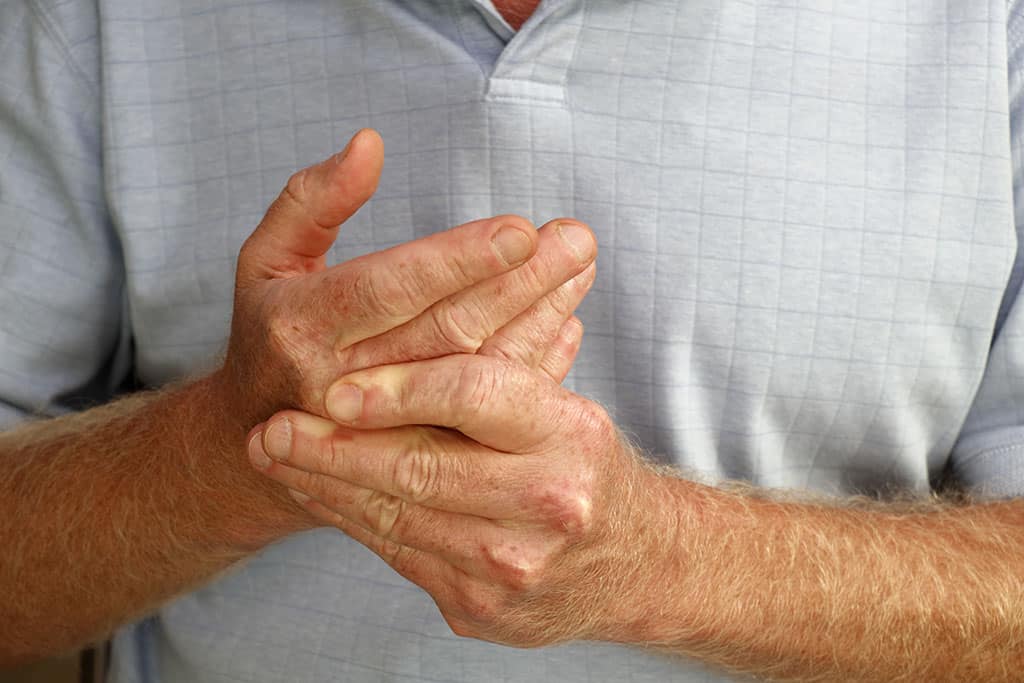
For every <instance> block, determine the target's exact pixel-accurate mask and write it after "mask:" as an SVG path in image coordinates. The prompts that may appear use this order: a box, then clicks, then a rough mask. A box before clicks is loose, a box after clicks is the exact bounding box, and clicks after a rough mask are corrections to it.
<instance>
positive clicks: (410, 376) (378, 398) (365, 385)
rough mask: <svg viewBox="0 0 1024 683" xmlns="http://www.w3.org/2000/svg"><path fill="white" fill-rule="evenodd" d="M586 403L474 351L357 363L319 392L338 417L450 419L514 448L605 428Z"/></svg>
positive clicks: (363, 421)
mask: <svg viewBox="0 0 1024 683" xmlns="http://www.w3.org/2000/svg"><path fill="white" fill-rule="evenodd" d="M591 406H592V404H590V403H589V402H587V401H584V400H583V399H582V398H580V397H578V396H576V395H575V394H572V393H570V392H568V391H566V390H565V389H563V388H562V387H560V386H558V385H557V384H555V383H554V382H552V381H551V380H550V379H548V378H546V377H542V376H541V375H539V374H538V373H536V372H534V371H532V370H530V369H528V368H526V367H524V366H521V365H519V364H516V363H509V362H507V361H501V360H498V359H494V358H487V357H484V356H479V355H475V354H474V355H454V356H444V357H443V358H435V359H432V360H423V361H415V362H412V363H403V364H401V365H386V366H381V367H376V368H369V369H367V370H360V371H359V372H355V373H352V374H350V375H346V376H345V377H343V378H342V379H340V380H338V381H337V382H335V383H334V384H333V385H331V386H330V387H329V388H328V390H327V395H326V400H325V409H326V413H327V415H329V416H330V417H331V418H332V419H333V420H334V421H335V422H338V423H339V424H345V425H353V426H356V427H358V428H360V429H382V428H386V427H397V426H400V425H414V424H430V425H437V426H441V427H451V428H453V429H457V430H458V431H460V432H462V433H463V434H465V435H466V436H468V437H470V438H471V439H473V440H475V441H478V442H480V443H481V444H484V445H486V446H489V447H491V448H493V449H496V450H501V451H508V452H515V453H534V452H539V451H535V450H534V449H535V448H539V447H540V444H541V443H542V442H546V441H547V440H548V439H550V438H551V437H552V436H554V435H556V434H559V433H560V431H561V430H563V429H566V428H568V427H567V426H568V425H576V427H575V428H574V429H579V430H584V431H586V432H589V431H591V430H598V429H600V430H604V429H605V428H607V427H608V425H607V424H604V422H601V423H598V422H596V420H597V419H598V418H599V417H600V416H601V413H600V411H598V410H595V409H593V408H592V407H591ZM588 421H594V422H593V423H592V424H591V423H589V422H588ZM601 438H604V437H603V436H602V437H601ZM608 438H611V437H610V436H609V437H608ZM541 450H543V449H541Z"/></svg>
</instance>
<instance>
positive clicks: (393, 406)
mask: <svg viewBox="0 0 1024 683" xmlns="http://www.w3.org/2000/svg"><path fill="white" fill-rule="evenodd" d="M327 407H328V412H329V413H330V415H331V417H332V418H333V419H334V422H331V421H329V420H325V419H322V418H320V417H316V416H313V415H310V414H308V413H303V412H298V411H283V412H280V413H278V414H277V415H275V416H273V417H272V418H271V419H270V420H268V421H267V422H266V423H264V424H263V425H262V426H261V427H260V428H258V429H257V430H256V431H255V432H254V435H253V437H252V438H251V439H250V444H249V453H250V458H251V459H252V461H253V463H254V464H256V463H257V462H260V461H262V462H263V463H264V464H265V463H266V459H265V458H261V456H264V455H269V456H270V458H272V462H271V464H270V465H269V466H266V467H265V468H263V469H262V471H263V472H264V473H265V474H266V475H267V476H269V477H271V478H272V479H274V480H276V481H278V482H280V483H282V484H284V485H285V486H287V487H288V488H289V489H291V490H292V491H293V495H294V496H295V497H296V498H297V500H299V502H300V503H301V504H302V505H303V506H304V507H305V508H306V509H307V510H308V511H309V512H310V513H312V514H313V515H314V516H315V517H316V518H317V519H319V520H320V521H322V522H325V523H327V524H329V525H333V526H336V527H338V528H339V529H341V530H342V531H344V532H345V533H347V534H348V535H350V536H351V537H353V538H354V539H356V540H357V541H359V542H361V543H362V544H364V545H366V546H367V547H368V548H370V549H371V550H373V551H374V552H375V553H377V554H378V555H380V556H381V557H382V558H383V559H384V560H385V561H386V562H387V563H388V564H390V565H391V566H392V567H393V568H394V569H395V570H396V571H398V572H399V573H400V574H402V575H403V576H405V577H406V578H408V579H409V580H410V581H412V582H414V583H416V584H417V585H419V586H420V587H422V588H423V589H425V590H426V591H427V592H428V593H430V595H431V596H432V597H433V598H434V601H435V602H436V603H437V605H438V607H439V608H440V610H441V613H442V615H443V616H444V618H445V620H446V621H447V622H448V624H449V625H450V626H451V628H452V630H453V631H454V632H455V633H457V634H459V635H464V636H472V637H476V638H480V639H484V640H490V641H494V642H500V643H504V644H508V645H515V646H520V647H534V646H540V645H547V644H551V643H555V642H560V641H565V640H571V639H584V638H585V639H611V640H616V639H619V638H618V637H617V635H619V634H618V631H620V630H622V629H624V628H629V627H631V626H634V625H636V624H638V623H639V622H641V621H643V620H644V619H645V618H647V617H648V616H649V614H648V613H647V611H646V609H645V607H644V605H643V603H644V600H642V599H641V597H642V596H641V592H643V591H645V590H646V591H650V589H651V588H650V586H647V584H649V583H651V581H650V580H648V581H645V580H644V576H654V577H656V576H657V575H658V572H657V570H656V564H655V563H656V562H657V559H656V557H657V556H658V555H660V554H663V549H664V548H665V547H666V546H667V545H668V544H669V543H670V541H671V537H670V534H671V529H672V524H671V522H670V521H669V520H671V519H672V515H671V512H670V508H671V506H669V505H665V501H664V500H663V499H661V497H660V496H659V493H658V491H659V490H660V488H659V480H660V479H661V477H660V476H659V475H658V474H656V473H655V472H654V470H653V469H651V468H649V467H647V466H646V465H644V464H643V462H642V461H641V460H640V459H639V458H638V457H637V456H636V455H634V453H633V451H632V449H631V448H630V447H629V446H628V445H626V444H625V443H624V442H623V441H622V440H621V438H620V436H619V434H618V432H617V431H616V429H615V427H614V425H613V423H612V421H611V419H610V418H609V416H608V415H607V413H605V411H604V410H603V409H602V408H601V407H600V406H598V405H597V404H595V403H593V402H591V401H588V400H586V399H584V398H582V397H580V396H578V395H576V394H573V393H571V392H569V391H567V390H566V389H564V388H562V387H561V386H559V385H558V384H557V383H556V382H554V381H552V380H551V379H550V378H548V377H545V376H543V375H541V374H540V373H537V372H536V371H532V370H530V369H529V368H527V367H525V366H524V365H522V364H520V363H512V362H508V361H504V360H501V359H497V358H491V357H485V356H480V355H453V356H445V357H442V358H438V359H434V360H427V361H418V362H412V363H405V364H401V365H391V366H381V367H375V368H370V369H367V370H361V371H359V372H355V373H352V374H350V375H348V376H346V377H343V378H342V379H340V380H338V381H337V382H336V383H335V384H334V385H333V386H332V387H331V389H330V390H329V391H328V394H327ZM422 425H438V427H447V428H448V429H442V428H438V427H427V426H422ZM257 437H258V438H257Z"/></svg>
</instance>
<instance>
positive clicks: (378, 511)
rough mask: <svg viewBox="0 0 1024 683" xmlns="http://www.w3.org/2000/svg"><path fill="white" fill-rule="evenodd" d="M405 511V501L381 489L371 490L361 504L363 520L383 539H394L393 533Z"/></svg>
mask: <svg viewBox="0 0 1024 683" xmlns="http://www.w3.org/2000/svg"><path fill="white" fill-rule="evenodd" d="M404 511H405V501H403V500H402V499H401V498H396V497H395V496H392V495H391V494H388V493H384V492H382V491H372V492H370V495H369V496H367V498H366V500H365V502H364V504H363V521H364V522H365V524H366V526H367V528H368V529H370V530H371V531H373V533H375V534H377V535H378V536H380V538H381V539H382V540H384V541H395V542H397V539H395V538H394V534H395V532H396V530H397V529H398V525H399V520H400V518H401V517H402V516H403V513H404Z"/></svg>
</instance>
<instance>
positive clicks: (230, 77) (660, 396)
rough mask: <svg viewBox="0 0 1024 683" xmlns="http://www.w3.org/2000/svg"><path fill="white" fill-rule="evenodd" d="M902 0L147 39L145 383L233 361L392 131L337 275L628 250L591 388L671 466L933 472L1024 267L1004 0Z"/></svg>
mask: <svg viewBox="0 0 1024 683" xmlns="http://www.w3.org/2000/svg"><path fill="white" fill-rule="evenodd" d="M495 5H496V6H498V8H499V9H501V7H500V3H495ZM871 5H872V3H869V2H866V1H865V2H856V3H847V4H846V5H844V9H843V13H842V14H841V15H840V14H834V13H832V11H831V9H830V8H831V4H830V3H827V2H822V3H821V6H820V7H818V6H814V7H810V6H808V7H803V6H801V8H795V7H793V6H792V5H791V4H790V3H781V2H779V3H777V2H770V1H768V0H761V1H759V2H756V3H749V2H739V1H738V0H737V1H733V0H694V1H693V2H687V3H677V2H670V1H668V0H665V1H659V2H644V3H621V2H614V3H613V2H599V1H596V0H595V1H593V2H576V1H572V0H562V1H559V0H549V1H547V2H545V3H544V4H543V5H541V6H540V7H539V8H538V9H537V12H538V14H537V15H536V17H535V18H536V19H537V21H534V22H531V23H530V24H529V25H528V27H527V29H526V30H524V31H521V32H519V33H517V34H516V35H515V36H514V37H511V38H509V37H508V36H502V35H500V34H499V33H497V32H496V31H495V29H494V27H493V26H492V25H491V24H490V23H489V22H487V21H485V18H484V17H483V16H482V15H481V14H480V13H479V12H477V11H476V9H474V8H473V7H471V3H469V2H467V3H465V6H464V8H463V9H465V10H466V11H464V12H455V10H454V9H453V8H455V7H458V6H460V3H434V2H426V1H424V2H402V3H398V2H393V3H392V2H387V1H383V0H382V1H380V2H373V3H370V2H367V3H353V4H352V7H349V8H346V9H345V10H344V11H342V9H341V8H339V7H338V5H337V3H329V2H323V3H309V4H308V5H307V6H306V7H308V8H309V9H308V12H307V13H305V14H297V13H295V12H294V11H291V8H290V5H289V3H286V2H281V3H261V4H259V6H258V8H256V7H255V6H253V7H249V6H245V7H244V8H241V9H240V8H239V7H235V6H229V5H228V4H225V5H224V7H222V8H215V9H214V10H212V11H203V12H195V13H193V14H190V13H188V12H182V14H181V17H180V19H172V20H167V21H162V22H160V23H159V24H149V25H147V26H146V27H145V29H144V30H145V33H146V35H147V37H148V38H149V44H148V46H147V50H148V52H147V54H146V55H145V56H144V58H143V56H141V55H139V54H135V53H133V52H132V50H133V49H134V48H133V44H132V43H130V42H125V41H121V42H116V41H109V42H108V43H107V47H106V49H107V54H106V55H105V73H106V74H108V78H107V79H106V86H107V88H108V92H107V93H106V97H107V104H108V107H107V109H108V111H109V112H110V116H109V122H110V124H109V125H110V130H109V131H108V134H107V135H106V139H107V140H109V141H110V143H109V145H108V149H107V155H108V163H109V165H110V168H111V169H113V170H112V173H111V176H112V178H113V184H112V188H111V195H112V196H113V197H114V204H115V206H114V213H115V219H116V221H117V223H118V228H119V230H120V231H121V235H122V239H123V242H124V245H125V253H126V259H127V262H128V271H129V272H128V277H129V289H130V296H131V304H132V317H133V323H134V325H135V326H136V330H135V334H136V339H137V341H138V354H139V358H138V364H139V367H140V369H141V372H142V374H143V377H144V378H145V379H146V380H148V381H150V382H152V383H160V382H163V381H166V380H168V379H170V378H173V377H176V376H180V375H182V374H185V373H188V372H191V371H193V370H194V369H195V368H196V367H199V366H201V365H202V364H204V363H206V362H209V359H211V358H214V357H216V354H217V353H218V352H219V350H220V348H221V347H222V344H223V340H224V337H225V335H226V330H227V325H228V320H229V318H230V310H231V272H232V268H233V263H234V259H235V256H236V254H237V250H238V247H239V245H240V244H241V242H242V241H243V240H244V238H245V237H246V236H247V235H248V234H249V232H250V231H251V230H252V228H253V226H255V225H256V223H257V222H258V220H259V218H260V216H261V215H262V212H263V211H264V209H265V207H266V206H267V204H268V203H269V202H270V201H271V200H272V198H273V197H274V196H275V195H276V194H277V192H278V191H279V190H280V187H281V186H282V185H283V183H284V181H285V180H286V179H287V177H288V175H289V174H290V173H291V172H293V171H294V170H295V169H296V168H299V167H301V166H303V165H306V164H308V163H311V162H313V161H315V160H317V159H320V158H322V157H324V156H326V155H327V154H329V153H331V152H332V151H334V150H336V149H340V147H341V145H343V144H344V140H345V139H346V138H347V137H348V136H349V135H350V134H351V132H353V131H354V130H355V129H357V128H359V127H361V126H364V125H370V126H374V127H376V128H377V129H378V130H380V131H381V133H382V135H383V136H384V139H385V142H386V146H387V153H386V162H385V169H384V176H383V178H382V182H381V185H380V190H379V191H378V193H377V195H376V197H375V198H374V199H373V201H372V202H371V203H370V205H369V206H367V207H366V208H365V209H364V210H363V211H361V212H360V213H359V214H358V215H357V216H356V218H355V220H353V221H352V222H351V223H350V224H348V225H346V227H345V229H344V230H343V233H342V237H341V239H340V243H339V246H338V247H337V248H336V249H335V251H334V252H333V254H332V257H333V259H334V260H343V259H346V258H349V257H352V256H354V255H357V254H360V253H365V252H368V251H371V250H375V249H380V248H384V247H387V246H391V245H392V244H395V243H398V242H402V241H406V240H409V239H413V238H415V237H418V236H422V235H424V234H427V233H429V232H432V231H435V230H440V229H444V228H446V227H449V226H451V225H455V224H458V223H460V222H464V221H467V220H472V219H475V218H478V217H480V216H482V215H491V214H497V213H503V212H514V213H520V214H525V215H527V216H529V217H530V218H532V219H533V220H534V221H535V222H537V223H538V224H540V223H542V222H544V221H545V220H547V219H549V218H551V217H554V216H558V215H572V216H576V217H578V218H580V219H582V220H585V221H587V222H588V223H589V224H590V225H591V226H592V227H593V228H594V230H595V232H596V233H597V235H598V241H599V244H600V248H601V256H600V258H599V273H598V281H597V284H596V286H595V288H594V291H593V292H592V293H591V294H590V296H589V297H588V299H587V300H586V301H585V302H584V306H583V307H582V309H581V311H580V316H581V317H582V318H583V320H584V322H585V324H586V326H587V331H588V337H587V342H586V343H585V345H584V348H583V351H582V353H581V355H580V358H579V360H578V361H577V364H576V367H575V369H574V374H573V376H572V379H571V383H572V386H573V387H574V388H575V389H577V390H579V391H581V392H583V393H585V394H587V395H589V396H592V397H594V398H597V399H599V400H601V401H602V402H603V403H604V404H605V405H606V406H609V407H610V408H611V409H613V411H615V412H616V413H617V417H618V419H619V420H620V424H623V425H624V426H625V427H627V428H628V429H629V431H630V432H632V433H633V434H634V435H637V436H638V437H639V438H640V439H641V440H642V441H643V442H644V443H645V445H647V446H648V447H650V448H652V449H656V450H659V451H661V452H665V453H670V454H672V456H673V457H678V458H687V457H697V456H696V455H694V454H701V453H706V454H711V455H709V456H708V457H712V456H713V457H715V458H718V460H717V461H716V462H717V463H719V464H718V465H716V466H721V465H720V464H721V463H722V462H726V463H734V464H735V466H736V467H737V468H739V469H738V470H737V471H738V472H740V473H741V474H747V475H750V474H751V472H752V471H753V470H754V469H756V467H761V466H763V463H764V462H767V461H770V459H771V457H778V458H779V459H780V463H779V465H778V467H776V468H775V469H774V470H773V471H776V472H786V471H789V470H787V469H786V468H787V467H788V468H793V467H796V468H799V467H800V466H801V465H800V462H803V461H804V460H805V461H807V462H811V461H813V460H814V458H815V457H816V455H815V454H816V453H817V452H818V450H819V449H821V448H822V447H823V444H826V443H827V444H829V445H830V446H831V447H832V448H835V444H836V443H842V444H845V446H843V448H845V449H846V450H845V451H843V450H842V449H839V451H838V455H837V456H836V457H850V458H853V457H854V455H855V454H857V453H860V452H862V451H863V452H901V451H908V452H909V451H913V452H915V453H917V454H918V455H919V456H920V457H921V458H922V460H921V461H922V462H923V461H925V460H926V456H927V454H929V453H932V452H935V453H938V452H941V451H942V446H943V439H946V440H948V438H949V436H948V435H947V432H949V433H951V434H955V429H954V430H952V431H951V430H950V425H956V424H958V423H959V421H960V420H961V419H962V416H963V414H964V412H965V411H966V408H967V405H968V404H969V401H970V394H971V387H972V386H973V385H974V382H975V380H976V378H977V376H978V374H979V373H980V371H981V368H982V367H983V365H984V362H985V357H986V352H987V345H988V342H989V340H990V339H991V332H992V323H993V320H994V317H995V313H996V310H997V308H998V305H999V300H1000V297H1001V293H1002V287H1003V285H1004V283H1005V277H1006V273H1007V271H1008V268H1009V265H1010V263H1011V260H1012V255H1013V247H1014V240H1013V234H1012V220H1011V213H1010V201H1009V191H1008V189H1009V187H1010V178H1009V164H1008V158H1009V150H1008V147H1007V145H1006V139H1007V114H1006V110H1005V102H1004V101H1003V99H1001V98H1000V95H999V93H1000V90H999V89H1000V87H1001V88H1003V94H1004V96H1005V82H1006V74H1005V67H1000V66H999V64H998V61H997V60H992V59H990V58H989V57H990V52H991V51H992V50H994V49H995V48H996V47H997V46H996V45H995V44H993V43H991V42H990V34H991V32H990V30H989V24H995V23H998V14H997V10H998V8H999V7H1000V6H1001V3H1000V2H998V0H995V1H994V2H992V3H966V2H965V3H956V10H957V12H958V13H959V14H958V15H957V17H955V18H950V17H947V15H946V14H945V12H946V2H945V1H942V2H938V1H936V2H935V3H922V4H921V7H918V8H916V9H915V10H914V13H913V14H909V13H908V12H909V10H907V11H904V9H903V8H902V7H901V8H900V10H899V12H895V10H893V11H891V12H880V11H879V10H878V8H877V7H871ZM925 5H927V6H925ZM932 5H934V6H932ZM936 16H940V17H944V19H943V21H942V22H938V23H937V21H936V19H935V17H936ZM113 19H114V20H116V19H118V18H117V17H114V18H113ZM122 19H123V20H121V21H115V22H114V26H115V27H116V28H114V29H112V30H117V31H125V30H128V29H129V28H130V27H131V25H132V24H131V22H132V21H133V20H132V19H131V18H127V17H126V18H122ZM946 19H949V21H950V22H951V23H949V25H946V23H944V22H945V21H946ZM953 19H955V21H954V20H953ZM925 405H927V406H928V409H927V410H922V408H921V406H925ZM907 425H912V428H908V426H907ZM865 435H868V436H867V437H865ZM866 439H867V440H866ZM872 439H874V441H872ZM908 449H909V450H908ZM723 454H727V455H723ZM773 454H774V455H773ZM783 454H786V455H783ZM844 454H845V455H844ZM769 456H771V457H769ZM786 458H796V459H797V461H798V462H797V464H795V465H794V464H793V463H792V462H789V461H788V460H786ZM801 458H802V459H804V460H801ZM737 463H738V464H737ZM756 463H761V464H760V465H758V464H756ZM689 464H691V465H697V466H700V465H701V463H694V462H690V463H689ZM804 466H806V465H804ZM755 474H756V473H755ZM919 475H920V473H919V472H918V474H917V475H914V476H919ZM780 476H781V475H780ZM907 476H910V475H907Z"/></svg>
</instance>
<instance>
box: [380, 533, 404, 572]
mask: <svg viewBox="0 0 1024 683" xmlns="http://www.w3.org/2000/svg"><path fill="white" fill-rule="evenodd" d="M403 548H404V546H402V545H399V544H398V543H395V542H394V541H392V540H391V539H389V538H382V539H380V541H378V543H377V554H378V555H380V557H381V559H382V560H384V561H385V562H387V563H388V564H389V565H391V566H392V567H393V568H394V569H395V571H397V572H399V573H402V572H403V571H404V570H405V569H406V564H407V562H406V560H405V558H407V557H408V556H409V555H408V553H407V552H403Z"/></svg>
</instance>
